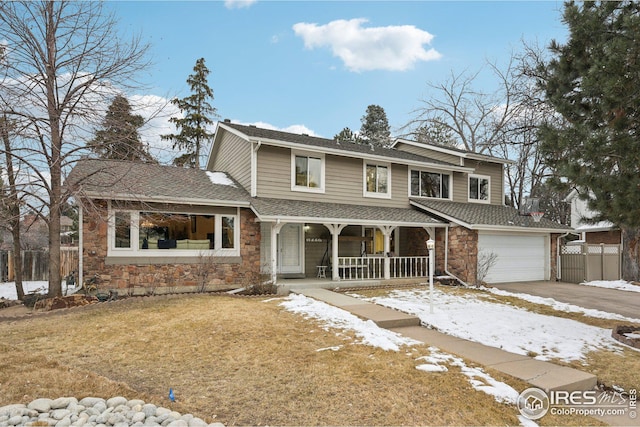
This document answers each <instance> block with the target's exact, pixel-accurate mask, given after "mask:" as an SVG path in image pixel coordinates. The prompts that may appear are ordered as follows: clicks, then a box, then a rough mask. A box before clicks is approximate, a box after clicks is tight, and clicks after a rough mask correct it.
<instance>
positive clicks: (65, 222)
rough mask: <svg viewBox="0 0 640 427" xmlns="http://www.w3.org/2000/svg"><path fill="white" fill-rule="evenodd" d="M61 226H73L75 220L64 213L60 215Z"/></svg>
mask: <svg viewBox="0 0 640 427" xmlns="http://www.w3.org/2000/svg"><path fill="white" fill-rule="evenodd" d="M60 226H61V227H73V220H72V219H71V218H69V217H68V216H66V215H62V216H61V217H60Z"/></svg>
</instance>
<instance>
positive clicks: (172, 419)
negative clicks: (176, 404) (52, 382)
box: [0, 396, 224, 427]
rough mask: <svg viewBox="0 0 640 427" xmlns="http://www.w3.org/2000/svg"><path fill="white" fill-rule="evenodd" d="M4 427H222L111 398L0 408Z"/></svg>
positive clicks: (64, 399)
mask: <svg viewBox="0 0 640 427" xmlns="http://www.w3.org/2000/svg"><path fill="white" fill-rule="evenodd" d="M6 426H34V427H35V426H56V427H71V426H99V427H107V426H114V427H129V426H167V427H191V426H193V427H199V426H208V427H224V425H223V424H221V423H213V424H208V423H207V422H205V421H204V420H202V419H200V418H197V417H195V416H193V415H191V414H186V415H182V414H179V413H178V412H175V411H172V410H171V409H167V408H163V407H158V406H156V405H153V404H151V403H145V402H143V401H142V400H127V399H126V398H124V397H121V396H119V397H112V398H111V399H108V400H105V399H102V398H98V397H85V398H84V399H82V400H80V401H78V399H76V398H75V397H61V398H58V399H36V400H33V401H32V402H31V403H29V404H27V405H24V404H15V405H8V406H3V407H0V427H6Z"/></svg>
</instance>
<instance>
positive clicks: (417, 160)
mask: <svg viewBox="0 0 640 427" xmlns="http://www.w3.org/2000/svg"><path fill="white" fill-rule="evenodd" d="M220 128H222V129H226V130H228V131H231V132H233V131H235V133H236V134H238V133H240V134H242V135H243V136H244V137H245V139H248V140H253V141H256V142H262V143H268V144H269V145H274V146H282V147H291V148H298V149H307V150H309V149H315V150H319V151H322V152H325V153H333V154H337V155H342V156H349V157H358V158H372V159H373V158H375V159H378V160H384V161H387V162H389V161H396V162H400V163H407V164H414V165H421V166H432V167H436V168H438V169H443V168H446V169H447V170H454V171H460V172H465V171H467V172H468V171H473V169H472V168H465V167H462V166H459V165H454V164H453V163H447V162H443V161H440V160H435V159H431V158H428V157H425V156H420V155H418V154H413V153H409V152H406V151H401V150H396V149H393V148H383V147H373V146H371V145H369V144H357V143H354V142H337V141H335V140H333V139H327V138H320V137H317V136H309V135H304V134H296V133H290V132H282V131H277V130H271V129H263V128H259V127H256V126H246V125H240V124H237V123H230V122H226V121H225V122H219V123H218V129H220ZM217 134H218V132H216V135H217ZM215 145H216V143H215V142H214V144H213V146H212V150H214V149H215ZM212 153H213V152H212Z"/></svg>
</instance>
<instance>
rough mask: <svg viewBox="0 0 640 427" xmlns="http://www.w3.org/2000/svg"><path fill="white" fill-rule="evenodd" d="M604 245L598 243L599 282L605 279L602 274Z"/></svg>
mask: <svg viewBox="0 0 640 427" xmlns="http://www.w3.org/2000/svg"><path fill="white" fill-rule="evenodd" d="M604 266H605V262H604V243H600V280H604V278H605V277H606V276H605V274H604Z"/></svg>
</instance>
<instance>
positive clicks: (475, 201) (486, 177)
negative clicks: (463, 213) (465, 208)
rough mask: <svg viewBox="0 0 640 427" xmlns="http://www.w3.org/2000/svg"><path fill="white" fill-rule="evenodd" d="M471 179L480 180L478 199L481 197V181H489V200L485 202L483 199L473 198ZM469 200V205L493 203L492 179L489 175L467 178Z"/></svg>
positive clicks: (473, 175) (470, 175) (474, 175)
mask: <svg viewBox="0 0 640 427" xmlns="http://www.w3.org/2000/svg"><path fill="white" fill-rule="evenodd" d="M471 178H475V179H477V180H478V197H479V196H480V188H479V187H480V180H483V179H484V180H486V181H487V199H486V200H483V199H480V198H478V199H472V198H471ZM467 200H468V201H469V203H484V204H489V203H491V177H490V176H489V175H476V174H469V175H468V176H467Z"/></svg>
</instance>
